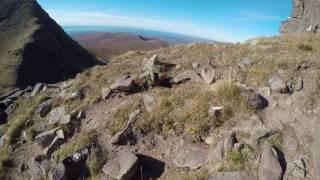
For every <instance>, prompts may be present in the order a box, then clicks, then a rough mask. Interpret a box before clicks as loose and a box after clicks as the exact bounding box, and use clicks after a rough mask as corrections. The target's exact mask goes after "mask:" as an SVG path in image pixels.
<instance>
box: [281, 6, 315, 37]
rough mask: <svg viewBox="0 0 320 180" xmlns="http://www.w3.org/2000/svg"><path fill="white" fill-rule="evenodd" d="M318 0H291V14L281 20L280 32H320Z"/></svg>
mask: <svg viewBox="0 0 320 180" xmlns="http://www.w3.org/2000/svg"><path fill="white" fill-rule="evenodd" d="M319 26H320V1H319V0H293V1H292V15H291V17H289V19H287V20H286V21H284V22H282V25H281V28H280V32H281V33H283V34H292V33H304V32H313V33H319V32H320V27H319Z"/></svg>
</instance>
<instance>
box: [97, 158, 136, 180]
mask: <svg viewBox="0 0 320 180" xmlns="http://www.w3.org/2000/svg"><path fill="white" fill-rule="evenodd" d="M138 165H139V159H138V157H137V156H136V155H135V154H133V153H131V152H125V153H122V154H121V155H119V156H117V157H116V158H114V159H111V160H110V161H108V162H107V164H105V165H104V166H103V168H102V171H103V172H104V173H105V174H106V175H108V176H111V177H113V178H115V179H118V180H129V179H130V178H131V177H132V176H133V175H134V174H135V173H136V171H137V169H138Z"/></svg>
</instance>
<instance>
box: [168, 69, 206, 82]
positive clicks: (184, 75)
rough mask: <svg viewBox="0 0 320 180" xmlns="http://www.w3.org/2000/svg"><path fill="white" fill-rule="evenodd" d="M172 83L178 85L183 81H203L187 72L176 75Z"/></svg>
mask: <svg viewBox="0 0 320 180" xmlns="http://www.w3.org/2000/svg"><path fill="white" fill-rule="evenodd" d="M172 81H173V83H175V84H180V83H183V82H185V81H191V82H196V83H203V80H202V79H201V77H200V76H199V75H198V74H197V73H196V72H195V71H193V70H187V71H185V72H183V73H180V74H178V75H176V76H175V77H174V78H173V80H172Z"/></svg>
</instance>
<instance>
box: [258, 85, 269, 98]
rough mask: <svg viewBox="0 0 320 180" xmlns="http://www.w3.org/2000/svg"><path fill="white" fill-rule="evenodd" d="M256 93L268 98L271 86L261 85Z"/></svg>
mask: <svg viewBox="0 0 320 180" xmlns="http://www.w3.org/2000/svg"><path fill="white" fill-rule="evenodd" d="M258 94H260V95H261V96H263V97H264V98H268V97H270V96H271V88H270V87H262V88H259V90H258Z"/></svg>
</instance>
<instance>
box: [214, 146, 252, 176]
mask: <svg viewBox="0 0 320 180" xmlns="http://www.w3.org/2000/svg"><path fill="white" fill-rule="evenodd" d="M252 153H253V150H252V148H251V147H250V146H248V145H245V147H244V148H243V149H241V151H231V152H229V153H228V154H227V155H226V157H225V159H224V161H223V163H222V165H221V167H220V168H219V169H218V171H220V172H222V171H245V170H248V168H249V167H248V166H249V163H248V157H249V155H250V154H252Z"/></svg>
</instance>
